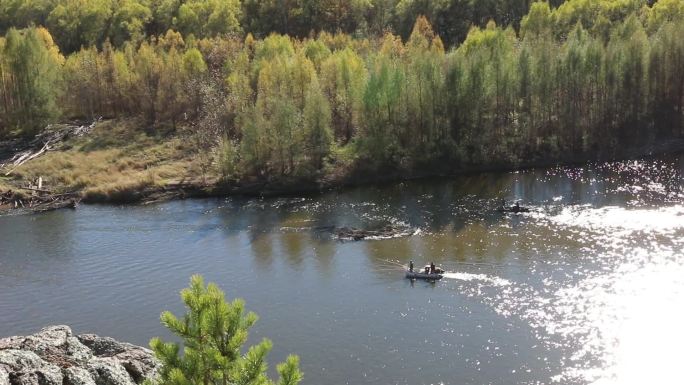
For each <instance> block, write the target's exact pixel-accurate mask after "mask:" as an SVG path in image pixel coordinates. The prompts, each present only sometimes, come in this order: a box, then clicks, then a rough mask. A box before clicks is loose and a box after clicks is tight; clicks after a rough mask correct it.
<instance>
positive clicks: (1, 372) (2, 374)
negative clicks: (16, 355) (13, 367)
mask: <svg viewBox="0 0 684 385" xmlns="http://www.w3.org/2000/svg"><path fill="white" fill-rule="evenodd" d="M0 385H10V382H9V373H7V370H5V367H4V366H2V365H0Z"/></svg>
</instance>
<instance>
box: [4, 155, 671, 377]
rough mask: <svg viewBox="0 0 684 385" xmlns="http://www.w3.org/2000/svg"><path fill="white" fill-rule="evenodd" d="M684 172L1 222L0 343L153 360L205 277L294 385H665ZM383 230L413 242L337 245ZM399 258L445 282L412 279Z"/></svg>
mask: <svg viewBox="0 0 684 385" xmlns="http://www.w3.org/2000/svg"><path fill="white" fill-rule="evenodd" d="M683 172H684V157H664V158H659V159H651V160H642V161H626V162H612V163H605V164H596V165H589V166H584V167H559V168H552V169H543V170H531V171H525V172H512V173H498V174H481V175H475V176H467V177H460V178H455V179H450V180H433V181H426V180H423V181H414V182H410V183H395V184H389V185H383V186H376V187H362V188H355V189H346V190H342V191H333V192H329V193H325V194H322V195H316V196H302V197H291V198H281V199H240V198H228V199H207V200H188V201H177V202H169V203H164V204H156V205H148V206H124V207H114V206H86V205H84V206H81V207H79V209H78V210H75V211H69V210H63V211H57V212H52V213H47V214H42V215H31V216H15V217H0V335H3V336H5V335H13V334H27V333H32V332H35V331H36V330H37V329H39V328H41V327H43V326H45V325H48V324H59V323H64V324H69V325H71V326H72V327H73V328H74V330H75V331H76V332H77V333H84V332H94V333H98V334H101V335H107V336H112V337H115V338H118V339H122V340H126V341H130V342H133V343H137V344H142V345H146V344H147V342H148V341H149V339H150V338H151V337H153V336H157V335H161V336H164V337H168V335H167V334H166V333H165V331H164V329H163V327H162V326H161V325H160V324H159V313H160V312H161V311H163V310H166V309H169V310H172V311H173V312H176V313H180V312H181V311H182V306H181V303H180V300H179V298H178V291H179V290H180V289H182V288H183V287H185V286H186V285H187V283H188V279H189V277H190V275H192V274H194V273H201V274H203V275H204V276H205V278H206V279H207V280H209V281H214V282H217V283H218V284H219V285H220V286H221V287H222V288H223V289H224V290H225V291H226V293H227V295H228V296H229V297H231V298H232V297H242V298H244V299H245V300H246V302H247V307H248V308H249V309H250V310H253V311H255V312H256V313H258V314H259V315H260V317H261V319H260V321H259V322H258V323H257V326H256V327H255V328H254V329H253V333H252V336H251V340H252V341H257V340H258V339H260V338H263V337H269V338H271V339H272V340H273V342H274V350H273V352H272V353H271V355H270V359H269V361H270V362H271V363H272V365H273V366H275V365H274V364H275V363H276V362H278V361H281V360H283V359H284V358H285V356H286V355H287V354H288V353H289V352H296V353H298V354H299V355H300V356H301V361H302V366H303V370H304V372H305V379H304V384H305V385H307V384H309V385H311V384H320V383H326V384H363V383H370V384H437V383H444V384H537V383H544V384H545V383H551V382H557V383H563V384H589V383H596V384H613V383H615V384H617V383H619V384H631V383H634V384H644V383H662V384H665V383H676V382H677V381H678V380H679V378H680V377H681V375H680V369H679V358H680V357H681V354H682V346H684V331H682V329H681V325H682V324H684V313H683V311H682V306H681V305H682V300H681V298H682V295H684V252H683V251H682V250H683V249H684V182H683V178H682V175H683ZM502 198H505V199H507V200H509V201H511V200H513V199H520V200H522V201H523V202H524V204H527V205H529V206H530V207H531V208H532V212H531V213H529V214H521V215H503V214H500V213H498V212H496V210H495V208H496V206H497V205H498V204H499V202H500V201H501V199H502ZM387 224H393V225H395V226H404V227H410V228H411V229H413V235H411V236H407V237H401V238H393V239H382V240H368V241H361V242H344V241H340V240H337V239H335V237H334V236H332V234H331V230H330V229H331V228H332V227H335V226H356V227H370V228H375V227H380V226H384V225H387ZM411 258H412V259H413V260H414V261H416V263H417V264H421V263H427V262H430V261H435V262H436V263H437V264H441V265H442V266H444V267H445V268H447V269H448V270H449V271H450V273H448V274H447V276H446V278H445V279H444V280H442V281H440V282H437V283H434V284H430V283H426V282H410V281H408V280H405V279H404V278H403V274H402V271H401V268H400V267H398V266H397V265H398V264H405V263H407V262H408V260H409V259H411Z"/></svg>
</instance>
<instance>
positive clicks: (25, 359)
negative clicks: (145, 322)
mask: <svg viewBox="0 0 684 385" xmlns="http://www.w3.org/2000/svg"><path fill="white" fill-rule="evenodd" d="M159 369H160V363H159V361H158V360H157V359H156V358H155V357H154V353H153V352H152V351H151V350H149V349H146V348H143V347H140V346H136V345H132V344H128V343H124V342H119V341H116V340H114V339H112V338H108V337H99V336H96V335H94V334H83V335H80V336H78V337H76V336H74V335H73V334H72V331H71V328H69V327H68V326H63V325H62V326H50V327H47V328H44V329H42V330H41V331H40V332H38V333H36V334H34V335H31V336H26V337H20V336H14V337H8V338H3V339H0V385H136V384H142V383H143V382H144V381H145V380H146V379H154V378H156V376H157V373H158V371H159Z"/></svg>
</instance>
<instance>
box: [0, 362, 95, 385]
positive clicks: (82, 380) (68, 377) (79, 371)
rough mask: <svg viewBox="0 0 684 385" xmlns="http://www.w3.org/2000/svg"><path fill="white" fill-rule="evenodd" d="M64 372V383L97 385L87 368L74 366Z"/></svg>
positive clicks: (69, 384) (67, 384) (66, 384)
mask: <svg viewBox="0 0 684 385" xmlns="http://www.w3.org/2000/svg"><path fill="white" fill-rule="evenodd" d="M62 373H63V374H64V385H96V384H95V380H94V379H93V376H92V375H91V374H90V372H89V371H87V370H86V369H83V368H79V367H77V366H72V367H70V368H66V369H64V370H63V371H62ZM0 385H1V384H0Z"/></svg>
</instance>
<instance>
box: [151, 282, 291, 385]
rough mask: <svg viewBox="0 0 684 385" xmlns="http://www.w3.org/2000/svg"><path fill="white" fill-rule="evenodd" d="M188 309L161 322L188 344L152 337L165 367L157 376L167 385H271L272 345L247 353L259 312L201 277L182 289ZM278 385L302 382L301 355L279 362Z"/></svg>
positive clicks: (166, 315)
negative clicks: (269, 357) (268, 360)
mask: <svg viewBox="0 0 684 385" xmlns="http://www.w3.org/2000/svg"><path fill="white" fill-rule="evenodd" d="M181 298H182V300H183V303H184V304H185V307H186V308H187V313H186V314H185V315H184V316H183V317H182V318H180V319H179V318H177V317H176V316H174V315H173V314H171V313H170V312H168V311H167V312H164V313H162V315H161V321H162V324H164V326H166V327H167V328H168V329H169V330H170V331H171V332H173V333H174V334H175V335H177V336H178V337H179V338H180V339H181V340H182V342H183V353H182V354H180V350H181V347H180V345H179V344H178V343H173V342H163V341H162V340H161V339H160V338H154V339H152V341H150V346H151V347H152V350H153V351H154V353H155V355H156V356H157V358H158V359H159V360H160V361H161V362H162V364H163V367H162V369H161V372H160V377H159V379H158V383H159V384H163V385H233V384H235V385H237V384H254V385H271V384H274V382H273V381H272V380H270V379H269V378H268V377H267V375H266V371H267V364H266V355H267V354H268V352H269V351H270V350H271V347H272V343H271V341H269V340H268V339H264V340H262V341H261V342H260V343H259V344H257V345H254V346H252V347H250V348H249V349H248V350H247V352H246V353H242V347H243V345H244V344H245V342H246V341H247V337H248V333H249V329H250V328H251V327H252V326H253V325H254V323H255V322H256V321H257V316H256V314H254V313H252V312H249V313H247V314H245V304H244V302H243V301H242V300H240V299H237V300H234V301H233V302H226V299H225V295H224V293H223V292H222V291H221V290H220V289H219V288H218V286H217V285H216V284H214V283H209V284H208V285H207V286H205V285H204V280H203V279H202V277H201V276H199V275H194V276H192V278H191V279H190V287H189V288H186V289H183V290H182V291H181ZM277 369H278V373H279V374H280V380H279V381H278V385H297V384H298V383H299V382H300V381H301V379H302V372H301V371H300V370H299V358H298V357H297V356H294V355H290V356H289V357H288V358H287V360H286V361H285V362H284V363H282V364H280V365H278V366H277Z"/></svg>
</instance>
